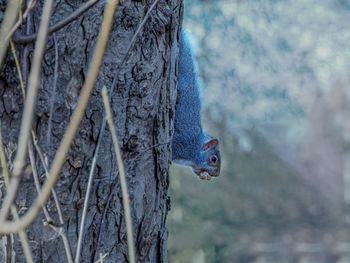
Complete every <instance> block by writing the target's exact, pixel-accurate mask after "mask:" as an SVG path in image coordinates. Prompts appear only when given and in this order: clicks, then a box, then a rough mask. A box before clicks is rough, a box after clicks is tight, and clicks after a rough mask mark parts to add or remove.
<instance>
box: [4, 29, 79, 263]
mask: <svg viewBox="0 0 350 263" xmlns="http://www.w3.org/2000/svg"><path fill="white" fill-rule="evenodd" d="M54 37H55V35H54ZM10 45H11V49H12V53H13V56H14V58H15V61H16V67H17V70H18V75H19V79H20V85H21V88H22V95H23V99H24V100H25V97H26V92H25V87H24V82H23V78H22V72H21V68H20V66H19V62H18V58H17V55H16V50H15V47H14V44H13V42H12V41H11V40H10ZM56 54H57V52H56ZM57 56H58V55H56V59H58V58H57ZM56 68H57V63H56V64H55V69H56ZM56 73H57V69H56ZM56 75H57V74H56ZM32 138H33V142H34V146H35V148H36V150H37V152H38V153H39V157H40V160H41V162H42V164H43V166H44V170H45V174H46V177H47V178H48V177H49V169H48V164H47V162H46V160H45V158H44V155H43V153H42V151H41V149H40V147H39V145H38V140H37V137H36V135H35V132H34V130H33V129H32ZM28 151H29V160H30V163H31V166H32V171H33V177H34V182H35V186H36V189H37V192H38V194H40V183H39V177H38V172H37V170H36V166H35V158H34V151H33V146H32V144H31V143H29V144H28ZM52 196H53V198H54V201H55V205H56V209H57V213H58V218H59V221H60V224H61V227H60V228H59V229H57V228H53V226H52V224H49V226H50V227H51V228H53V229H54V231H56V232H57V233H59V235H60V236H61V237H62V240H63V243H64V247H65V250H66V255H67V260H68V262H69V263H73V257H72V252H71V249H70V246H69V242H68V239H67V236H66V234H65V228H64V227H65V226H64V219H63V214H62V209H61V205H60V202H59V200H58V196H57V194H56V191H55V189H54V188H52ZM43 211H44V214H45V217H46V220H47V221H48V222H51V221H52V218H51V216H50V214H49V213H48V211H47V209H46V207H45V205H43Z"/></svg>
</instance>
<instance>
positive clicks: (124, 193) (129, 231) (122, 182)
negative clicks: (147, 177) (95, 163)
mask: <svg viewBox="0 0 350 263" xmlns="http://www.w3.org/2000/svg"><path fill="white" fill-rule="evenodd" d="M102 97H103V103H104V106H105V110H106V120H107V123H108V125H109V129H110V130H111V134H112V139H113V144H114V150H115V155H116V156H117V163H118V169H119V177H120V186H121V189H122V196H123V207H124V216H125V223H126V235H127V238H128V249H129V260H130V263H135V247H134V238H133V230H132V221H131V214H130V200H129V193H128V187H127V185H126V177H125V170H124V164H123V159H122V155H121V152H120V149H119V144H118V138H117V133H116V131H115V127H114V123H113V118H112V114H111V107H110V105H109V101H108V94H107V89H106V87H103V88H102Z"/></svg>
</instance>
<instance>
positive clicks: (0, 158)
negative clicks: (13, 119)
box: [0, 122, 33, 263]
mask: <svg viewBox="0 0 350 263" xmlns="http://www.w3.org/2000/svg"><path fill="white" fill-rule="evenodd" d="M3 145H4V144H3V141H2V135H1V122H0V163H1V169H2V174H3V176H4V181H5V187H6V188H8V185H9V182H10V180H9V172H8V168H7V164H6V158H5V151H4V147H3ZM11 213H12V216H13V218H14V220H15V221H17V220H18V212H17V209H16V206H15V205H12V206H11ZM18 235H19V238H20V240H21V244H22V247H23V252H24V256H25V258H26V261H27V262H28V263H33V257H32V251H31V250H30V247H29V243H28V238H27V234H26V232H25V231H24V230H21V231H19V232H18Z"/></svg>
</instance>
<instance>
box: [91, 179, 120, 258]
mask: <svg viewBox="0 0 350 263" xmlns="http://www.w3.org/2000/svg"><path fill="white" fill-rule="evenodd" d="M113 179H114V178H113ZM113 181H115V180H113ZM117 186H118V184H117V183H115V184H114V186H113V188H112V190H111V192H110V194H109V195H108V198H107V202H106V205H105V207H104V209H103V214H102V218H101V221H100V226H99V229H98V237H97V245H96V251H95V257H94V260H97V254H98V251H99V250H100V243H101V232H102V225H103V223H104V220H105V218H106V214H107V210H108V207H109V204H110V202H111V200H112V197H113V193H114V192H115V191H116V189H117Z"/></svg>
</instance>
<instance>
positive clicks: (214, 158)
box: [210, 155, 218, 164]
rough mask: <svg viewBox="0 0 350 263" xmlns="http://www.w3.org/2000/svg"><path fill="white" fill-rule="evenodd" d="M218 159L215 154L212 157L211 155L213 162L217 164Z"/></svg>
mask: <svg viewBox="0 0 350 263" xmlns="http://www.w3.org/2000/svg"><path fill="white" fill-rule="evenodd" d="M217 160H218V158H217V157H216V156H215V155H213V156H212V157H210V161H211V162H212V163H213V164H216V161H217Z"/></svg>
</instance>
